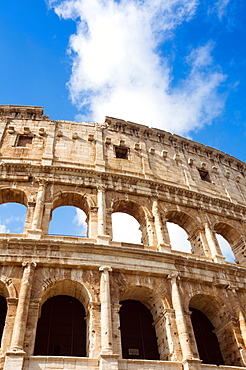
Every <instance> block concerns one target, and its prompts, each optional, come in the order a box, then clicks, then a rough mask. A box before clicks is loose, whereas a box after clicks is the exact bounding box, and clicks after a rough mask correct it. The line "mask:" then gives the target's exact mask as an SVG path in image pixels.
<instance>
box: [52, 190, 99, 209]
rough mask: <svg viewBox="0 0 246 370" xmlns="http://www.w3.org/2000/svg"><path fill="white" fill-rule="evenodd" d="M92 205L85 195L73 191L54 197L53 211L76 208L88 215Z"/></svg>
mask: <svg viewBox="0 0 246 370" xmlns="http://www.w3.org/2000/svg"><path fill="white" fill-rule="evenodd" d="M92 205H93V204H92V200H91V199H90V198H89V197H87V196H86V195H84V194H79V193H75V192H72V191H60V192H58V193H57V194H55V196H54V199H53V205H52V211H54V210H55V209H56V208H58V207H61V206H74V207H77V208H80V209H81V210H82V211H84V212H85V214H86V215H88V213H89V208H90V206H92Z"/></svg>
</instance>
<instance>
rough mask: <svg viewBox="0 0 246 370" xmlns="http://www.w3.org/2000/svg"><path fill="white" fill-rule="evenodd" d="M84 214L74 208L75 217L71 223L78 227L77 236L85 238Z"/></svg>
mask: <svg viewBox="0 0 246 370" xmlns="http://www.w3.org/2000/svg"><path fill="white" fill-rule="evenodd" d="M85 220H86V214H85V212H83V211H82V210H81V209H79V208H76V216H75V217H74V219H73V223H74V224H75V225H77V226H78V228H77V233H78V235H79V236H85V235H86V230H87V224H86V222H85Z"/></svg>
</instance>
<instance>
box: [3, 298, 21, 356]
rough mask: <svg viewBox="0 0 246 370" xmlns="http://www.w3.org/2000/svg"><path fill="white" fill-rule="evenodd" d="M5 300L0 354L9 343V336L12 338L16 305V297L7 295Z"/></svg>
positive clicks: (7, 347)
mask: <svg viewBox="0 0 246 370" xmlns="http://www.w3.org/2000/svg"><path fill="white" fill-rule="evenodd" d="M6 301H7V314H6V319H5V325H4V330H3V336H2V341H1V351H2V354H4V353H5V352H6V350H8V349H9V347H10V345H11V338H12V333H13V328H14V322H15V316H16V309H17V305H18V298H12V297H8V298H6Z"/></svg>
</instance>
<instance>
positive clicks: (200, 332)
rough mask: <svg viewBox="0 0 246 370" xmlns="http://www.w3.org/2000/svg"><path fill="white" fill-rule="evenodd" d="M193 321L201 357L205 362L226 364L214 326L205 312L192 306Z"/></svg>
mask: <svg viewBox="0 0 246 370" xmlns="http://www.w3.org/2000/svg"><path fill="white" fill-rule="evenodd" d="M189 310H190V311H191V312H192V313H191V322H192V327H193V331H194V335H195V338H196V344H197V349H198V353H199V356H200V359H201V360H202V362H203V363H204V364H215V365H224V360H223V357H222V354H221V350H220V346H219V342H218V339H217V337H216V335H215V333H214V332H213V330H214V326H213V325H212V323H211V321H210V320H209V319H208V318H207V316H206V315H204V313H202V312H201V311H200V310H198V309H196V308H192V307H190V308H189Z"/></svg>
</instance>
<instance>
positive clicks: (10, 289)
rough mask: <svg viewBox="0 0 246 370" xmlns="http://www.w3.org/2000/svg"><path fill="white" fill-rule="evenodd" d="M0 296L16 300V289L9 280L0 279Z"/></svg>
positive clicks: (3, 277) (2, 277)
mask: <svg viewBox="0 0 246 370" xmlns="http://www.w3.org/2000/svg"><path fill="white" fill-rule="evenodd" d="M0 295H2V296H3V297H5V298H17V294H16V289H15V286H14V284H13V282H12V280H11V279H8V278H6V277H5V276H1V277H0Z"/></svg>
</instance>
